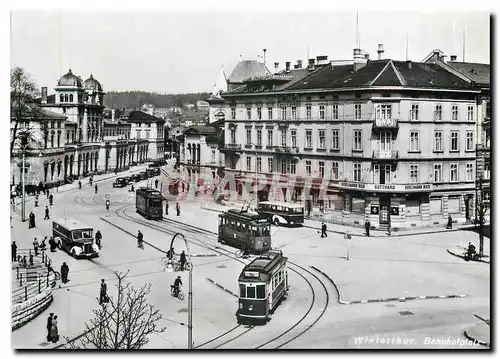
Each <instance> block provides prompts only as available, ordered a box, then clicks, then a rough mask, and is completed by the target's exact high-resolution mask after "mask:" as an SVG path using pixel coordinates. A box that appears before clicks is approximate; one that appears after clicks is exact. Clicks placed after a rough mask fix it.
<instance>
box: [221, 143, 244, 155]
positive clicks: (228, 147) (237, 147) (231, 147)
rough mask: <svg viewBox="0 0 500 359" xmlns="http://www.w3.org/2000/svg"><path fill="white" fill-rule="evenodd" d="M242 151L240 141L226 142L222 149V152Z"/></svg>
mask: <svg viewBox="0 0 500 359" xmlns="http://www.w3.org/2000/svg"><path fill="white" fill-rule="evenodd" d="M236 151H241V144H240V143H226V144H225V145H224V147H223V148H221V149H220V152H223V153H224V152H226V153H227V152H236Z"/></svg>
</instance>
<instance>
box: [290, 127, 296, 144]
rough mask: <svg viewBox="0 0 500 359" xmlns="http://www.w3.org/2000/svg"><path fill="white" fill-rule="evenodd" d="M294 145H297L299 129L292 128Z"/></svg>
mask: <svg viewBox="0 0 500 359" xmlns="http://www.w3.org/2000/svg"><path fill="white" fill-rule="evenodd" d="M290 133H291V136H292V147H297V130H291V132H290Z"/></svg>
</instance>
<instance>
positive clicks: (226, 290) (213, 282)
mask: <svg viewBox="0 0 500 359" xmlns="http://www.w3.org/2000/svg"><path fill="white" fill-rule="evenodd" d="M207 280H208V281H209V282H210V283H212V284H215V285H216V286H217V287H219V288H220V289H222V290H223V291H225V292H226V293H229V294H231V295H232V296H234V297H236V298H239V297H238V296H237V295H236V294H234V293H233V292H231V291H230V290H229V289H227V288H224V287H223V286H222V285H220V284H219V283H217V282H215V281H214V280H213V279H210V278H208V277H207Z"/></svg>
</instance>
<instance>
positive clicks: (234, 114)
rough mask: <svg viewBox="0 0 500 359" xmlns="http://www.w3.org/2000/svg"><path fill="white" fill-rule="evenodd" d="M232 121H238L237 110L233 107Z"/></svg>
mask: <svg viewBox="0 0 500 359" xmlns="http://www.w3.org/2000/svg"><path fill="white" fill-rule="evenodd" d="M231 120H236V109H235V108H234V107H231Z"/></svg>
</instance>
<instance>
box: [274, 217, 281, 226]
mask: <svg viewBox="0 0 500 359" xmlns="http://www.w3.org/2000/svg"><path fill="white" fill-rule="evenodd" d="M274 225H276V226H279V225H280V221H278V218H275V219H274Z"/></svg>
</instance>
